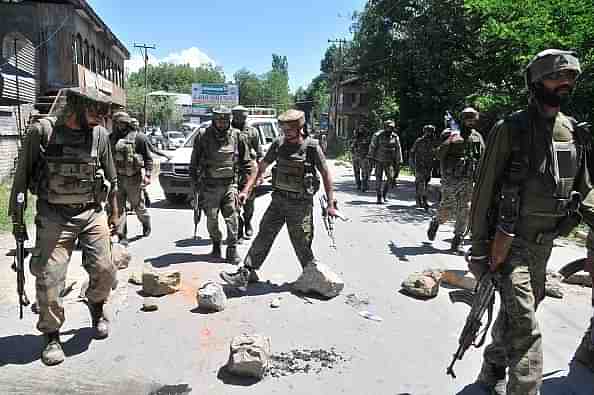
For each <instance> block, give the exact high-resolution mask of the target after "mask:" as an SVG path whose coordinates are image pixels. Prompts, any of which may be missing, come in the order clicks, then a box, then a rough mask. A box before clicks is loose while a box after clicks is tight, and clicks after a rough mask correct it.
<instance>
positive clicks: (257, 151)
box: [232, 106, 263, 239]
mask: <svg viewBox="0 0 594 395" xmlns="http://www.w3.org/2000/svg"><path fill="white" fill-rule="evenodd" d="M236 111H242V112H245V113H246V115H247V108H245V107H241V106H237V107H234V108H233V113H235V112H236ZM232 126H233V127H234V128H236V129H238V130H239V131H240V132H241V134H242V135H243V136H244V138H245V139H246V140H247V141H248V144H249V146H250V153H251V155H252V159H255V160H256V161H257V162H260V160H261V159H262V156H263V155H262V147H261V146H260V136H259V134H258V130H257V129H256V128H254V127H252V126H247V124H246V123H245V122H244V124H243V125H239V124H237V123H236V122H235V121H234V122H233V123H232ZM249 172H250V169H249V168H248V169H241V172H240V175H239V190H242V189H243V187H244V186H245V184H246V183H247V179H248V176H249ZM255 201H256V192H255V190H254V191H252V192H251V193H250V195H249V196H248V198H247V200H246V201H245V204H244V205H243V217H241V213H239V215H240V218H238V219H239V234H238V237H239V239H241V238H242V237H245V238H251V236H252V225H251V222H252V218H253V216H254V205H255Z"/></svg>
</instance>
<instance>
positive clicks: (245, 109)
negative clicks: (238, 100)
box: [231, 106, 249, 114]
mask: <svg viewBox="0 0 594 395" xmlns="http://www.w3.org/2000/svg"><path fill="white" fill-rule="evenodd" d="M231 112H243V113H246V114H247V113H248V112H249V110H248V109H247V107H244V106H235V107H233V108H232V109H231Z"/></svg>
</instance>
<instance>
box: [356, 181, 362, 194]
mask: <svg viewBox="0 0 594 395" xmlns="http://www.w3.org/2000/svg"><path fill="white" fill-rule="evenodd" d="M356 182H357V191H360V190H361V181H359V180H357V181H356Z"/></svg>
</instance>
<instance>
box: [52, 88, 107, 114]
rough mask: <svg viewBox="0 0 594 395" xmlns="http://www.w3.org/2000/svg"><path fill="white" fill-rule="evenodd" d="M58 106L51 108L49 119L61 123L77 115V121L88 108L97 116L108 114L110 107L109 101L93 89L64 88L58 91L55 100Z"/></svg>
mask: <svg viewBox="0 0 594 395" xmlns="http://www.w3.org/2000/svg"><path fill="white" fill-rule="evenodd" d="M57 102H58V105H55V106H53V108H52V110H51V113H50V114H48V115H49V117H53V118H56V119H57V122H58V123H63V122H64V121H65V119H66V118H67V117H68V116H69V115H70V114H77V117H78V118H79V119H83V118H82V114H84V112H85V111H86V110H88V109H89V108H93V109H95V110H96V111H97V113H99V114H108V113H109V109H110V106H111V99H110V97H109V96H106V95H104V94H102V93H101V92H99V91H98V90H96V89H93V88H84V89H81V88H76V87H75V88H64V89H61V90H60V94H59V95H58V99H57Z"/></svg>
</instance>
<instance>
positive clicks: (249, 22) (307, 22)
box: [87, 0, 366, 93]
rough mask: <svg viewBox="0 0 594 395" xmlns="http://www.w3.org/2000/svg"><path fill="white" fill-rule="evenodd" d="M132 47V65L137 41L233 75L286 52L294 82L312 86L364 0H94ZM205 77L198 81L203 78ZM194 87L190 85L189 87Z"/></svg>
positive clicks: (156, 57) (157, 57) (155, 55)
mask: <svg viewBox="0 0 594 395" xmlns="http://www.w3.org/2000/svg"><path fill="white" fill-rule="evenodd" d="M87 1H88V3H89V4H90V5H91V6H92V7H93V9H94V10H95V12H96V13H97V14H98V15H99V16H100V17H101V18H102V19H103V21H104V22H105V23H106V24H107V25H108V26H109V27H110V29H111V30H112V32H113V33H114V34H115V35H116V36H117V37H118V38H119V39H120V41H122V42H123V43H124V45H126V47H127V48H128V50H129V51H130V58H131V59H130V61H129V62H128V63H127V67H128V68H129V70H130V71H135V70H138V69H139V68H140V67H142V65H143V58H142V56H141V55H140V51H139V50H138V49H135V48H134V43H145V44H149V45H152V44H154V45H156V47H157V49H156V50H150V51H149V54H150V55H149V58H150V62H152V63H158V62H161V61H167V62H172V63H181V64H183V63H190V64H191V65H192V66H198V65H200V64H204V63H210V64H214V65H217V66H220V67H222V68H223V70H224V72H225V76H226V78H227V80H228V81H232V80H233V74H234V73H235V72H236V71H237V70H239V69H242V68H246V69H248V70H249V71H252V72H255V73H256V74H258V75H260V74H264V73H266V72H268V71H269V70H270V69H271V63H272V54H273V53H276V54H279V55H284V56H287V60H288V63H289V86H290V88H291V91H292V92H294V91H295V90H296V89H297V88H298V87H299V86H303V87H304V88H305V87H307V85H308V84H309V82H310V81H311V80H312V79H313V78H314V77H315V76H317V75H318V74H319V73H320V61H321V59H322V57H323V56H324V53H325V51H326V48H327V47H328V45H329V44H328V39H338V38H345V39H349V38H351V37H352V35H351V33H350V32H349V28H350V25H351V21H352V20H351V16H352V14H353V12H354V11H361V10H362V9H363V7H364V5H365V3H366V1H365V0H293V1H288V0H276V1H273V0H248V1H245V0H225V1H222V0H169V1H160V0H125V1H122V0H87ZM196 82H199V81H196ZM188 93H189V92H188Z"/></svg>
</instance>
